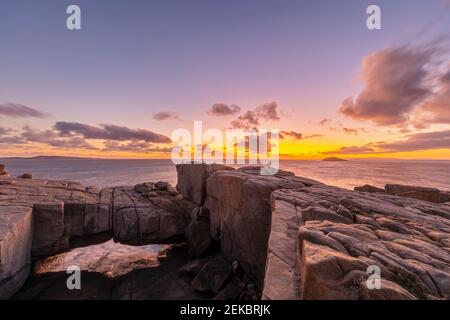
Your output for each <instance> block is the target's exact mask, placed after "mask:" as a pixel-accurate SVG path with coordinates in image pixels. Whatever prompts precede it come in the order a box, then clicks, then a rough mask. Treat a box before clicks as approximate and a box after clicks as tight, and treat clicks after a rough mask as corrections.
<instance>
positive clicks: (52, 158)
mask: <svg viewBox="0 0 450 320" xmlns="http://www.w3.org/2000/svg"><path fill="white" fill-rule="evenodd" d="M20 159H27V160H29V159H33V160H95V159H98V158H83V157H64V156H36V157H5V158H0V160H20Z"/></svg>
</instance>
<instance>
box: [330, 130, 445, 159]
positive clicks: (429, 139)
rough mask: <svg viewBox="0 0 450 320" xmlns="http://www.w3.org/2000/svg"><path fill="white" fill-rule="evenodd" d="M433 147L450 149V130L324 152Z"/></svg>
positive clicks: (402, 149)
mask: <svg viewBox="0 0 450 320" xmlns="http://www.w3.org/2000/svg"><path fill="white" fill-rule="evenodd" d="M433 149H450V130H445V131H436V132H425V133H415V134H410V135H407V136H405V139H404V140H399V141H393V142H385V141H381V142H373V143H369V144H366V145H364V146H350V147H342V148H339V149H336V150H331V151H326V152H323V154H371V153H372V154H377V153H396V152H411V151H423V150H433Z"/></svg>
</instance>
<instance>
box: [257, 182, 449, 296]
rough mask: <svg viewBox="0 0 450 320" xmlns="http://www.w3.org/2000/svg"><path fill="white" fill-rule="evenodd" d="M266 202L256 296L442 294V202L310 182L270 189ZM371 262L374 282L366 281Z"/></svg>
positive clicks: (445, 221) (445, 224)
mask: <svg viewBox="0 0 450 320" xmlns="http://www.w3.org/2000/svg"><path fill="white" fill-rule="evenodd" d="M311 207H316V208H321V210H322V211H323V210H328V211H331V212H335V213H337V212H338V211H339V210H342V209H341V208H342V207H344V208H345V209H346V210H347V212H348V213H350V214H351V215H352V216H353V217H354V219H352V222H351V223H348V222H344V223H343V222H342V221H338V220H335V219H334V216H330V217H331V219H328V217H327V216H326V215H315V216H314V215H313V216H311V215H310V210H311V209H310V208H311ZM272 208H273V212H272V226H271V231H270V238H269V247H268V257H267V267H266V272H265V281H264V289H263V299H314V300H315V299H319V300H321V299H380V300H383V299H386V300H392V299H395V300H397V299H449V298H450V290H449V289H448V288H450V252H449V250H448V248H449V244H450V241H448V240H449V237H450V236H449V234H448V230H450V208H449V207H447V206H445V205H442V204H433V203H427V202H424V201H420V200H416V199H411V198H403V197H398V196H392V195H389V194H386V193H362V192H354V191H350V190H345V189H340V188H336V187H330V186H324V185H314V186H311V187H308V188H301V189H296V190H285V189H281V190H277V191H275V192H273V194H272ZM305 213H306V214H307V215H308V217H307V219H305ZM311 218H313V219H311ZM295 237H296V238H297V241H294V239H295ZM373 268H374V269H378V270H379V272H380V273H379V275H380V281H381V282H380V283H381V287H380V288H371V287H370V286H368V283H369V282H370V280H371V275H373V274H374V273H373V271H370V270H374V269H373ZM368 281H369V282H368ZM298 284H300V285H298Z"/></svg>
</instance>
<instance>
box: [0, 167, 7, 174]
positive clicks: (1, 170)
mask: <svg viewBox="0 0 450 320" xmlns="http://www.w3.org/2000/svg"><path fill="white" fill-rule="evenodd" d="M7 174H8V172H6V169H5V165H3V164H0V176H6V175H7Z"/></svg>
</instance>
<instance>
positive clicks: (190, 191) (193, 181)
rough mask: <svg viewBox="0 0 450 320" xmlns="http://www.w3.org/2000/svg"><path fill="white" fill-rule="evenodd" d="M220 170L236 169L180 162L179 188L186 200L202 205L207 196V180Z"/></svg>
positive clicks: (178, 169) (178, 173)
mask: <svg viewBox="0 0 450 320" xmlns="http://www.w3.org/2000/svg"><path fill="white" fill-rule="evenodd" d="M219 170H228V171H231V170H234V169H233V168H232V167H229V166H225V165H220V164H212V165H207V164H204V163H195V164H194V163H193V164H179V165H177V177H178V183H177V190H178V192H180V193H181V194H182V195H183V197H184V198H185V199H186V200H189V201H192V202H194V203H195V204H197V205H199V206H201V205H203V202H204V201H205V197H206V180H207V179H208V177H209V176H210V175H211V174H212V173H213V172H216V171H219Z"/></svg>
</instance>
